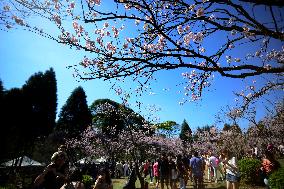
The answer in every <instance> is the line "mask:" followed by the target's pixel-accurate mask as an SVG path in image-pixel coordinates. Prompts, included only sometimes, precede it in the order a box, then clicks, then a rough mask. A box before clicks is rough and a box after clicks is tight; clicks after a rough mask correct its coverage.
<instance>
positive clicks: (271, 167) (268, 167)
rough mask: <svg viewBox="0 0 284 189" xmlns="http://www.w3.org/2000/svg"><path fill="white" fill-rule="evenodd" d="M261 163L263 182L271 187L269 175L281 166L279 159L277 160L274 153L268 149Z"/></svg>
mask: <svg viewBox="0 0 284 189" xmlns="http://www.w3.org/2000/svg"><path fill="white" fill-rule="evenodd" d="M261 165H262V167H261V171H262V175H261V176H262V177H263V182H264V184H265V185H266V187H267V188H269V183H268V180H269V176H270V174H271V173H272V172H274V171H275V170H277V169H278V168H279V167H280V164H279V162H278V161H277V160H275V158H274V155H273V153H272V152H271V151H269V150H266V151H265V152H264V157H263V159H262V162H261Z"/></svg>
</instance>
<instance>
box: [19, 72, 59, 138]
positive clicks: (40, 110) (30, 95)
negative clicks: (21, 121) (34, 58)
mask: <svg viewBox="0 0 284 189" xmlns="http://www.w3.org/2000/svg"><path fill="white" fill-rule="evenodd" d="M23 92H24V96H25V98H26V106H27V111H26V113H25V114H27V115H26V116H27V117H29V125H30V130H31V132H32V133H33V135H34V136H36V137H38V136H47V135H48V134H50V133H51V132H52V130H53V129H54V128H55V119H56V107H57V84H56V78H55V72H54V70H53V69H52V68H50V69H49V70H47V71H46V72H45V73H42V72H38V73H36V74H34V75H33V76H31V77H30V78H29V79H28V81H27V82H26V84H25V85H24V86H23Z"/></svg>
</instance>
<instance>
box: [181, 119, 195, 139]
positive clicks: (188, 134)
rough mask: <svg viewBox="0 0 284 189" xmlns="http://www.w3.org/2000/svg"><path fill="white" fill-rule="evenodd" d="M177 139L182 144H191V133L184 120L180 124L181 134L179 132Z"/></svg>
mask: <svg viewBox="0 0 284 189" xmlns="http://www.w3.org/2000/svg"><path fill="white" fill-rule="evenodd" d="M179 138H180V139H181V140H182V141H183V142H192V131H191V129H190V127H189V125H188V123H187V122H186V120H183V122H182V124H181V132H180V135H179Z"/></svg>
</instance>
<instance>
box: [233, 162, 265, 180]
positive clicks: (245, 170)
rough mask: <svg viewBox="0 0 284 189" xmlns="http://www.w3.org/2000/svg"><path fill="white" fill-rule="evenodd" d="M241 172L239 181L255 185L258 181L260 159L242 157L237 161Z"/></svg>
mask: <svg viewBox="0 0 284 189" xmlns="http://www.w3.org/2000/svg"><path fill="white" fill-rule="evenodd" d="M238 165H239V170H240V174H241V182H243V183H245V184H249V185H255V184H258V183H259V182H260V176H259V175H258V173H259V169H260V167H261V161H260V160H258V159H253V158H244V159H242V160H240V161H239V162H238Z"/></svg>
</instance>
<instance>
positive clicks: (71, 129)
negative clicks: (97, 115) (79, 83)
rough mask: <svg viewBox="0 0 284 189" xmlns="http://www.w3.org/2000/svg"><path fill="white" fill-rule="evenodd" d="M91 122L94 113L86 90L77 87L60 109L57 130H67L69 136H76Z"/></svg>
mask: <svg viewBox="0 0 284 189" xmlns="http://www.w3.org/2000/svg"><path fill="white" fill-rule="evenodd" d="M91 123H92V115H91V112H90V110H89V108H88V105H87V99H86V94H85V91H84V89H83V88H82V87H77V88H76V89H75V90H74V91H73V92H72V93H71V95H70V97H69V98H68V99H67V101H66V103H65V104H64V105H63V107H62V109H61V111H60V114H59V118H58V121H57V125H56V130H58V131H63V132H65V134H66V135H67V137H76V136H78V135H79V134H80V133H81V132H82V131H84V130H85V129H86V128H87V127H88V126H89V125H91Z"/></svg>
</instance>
